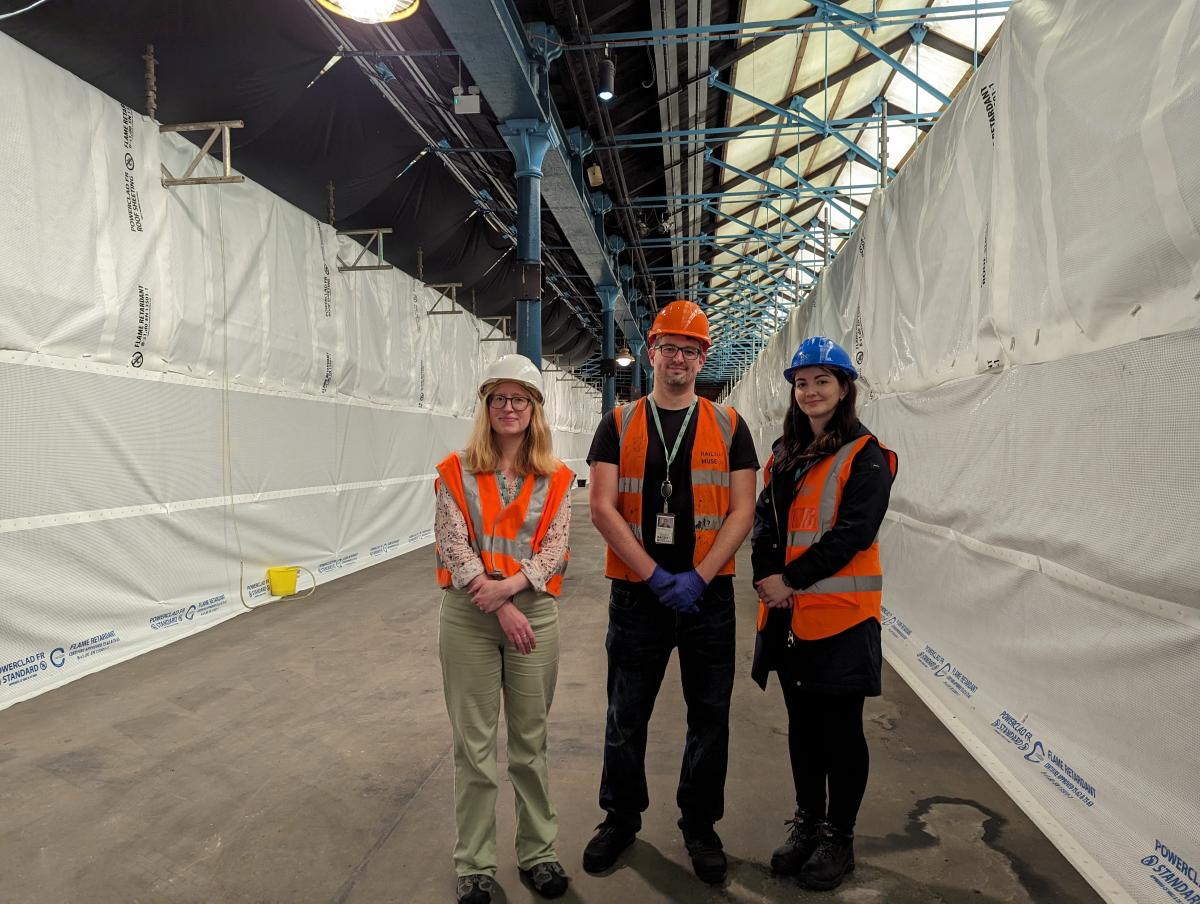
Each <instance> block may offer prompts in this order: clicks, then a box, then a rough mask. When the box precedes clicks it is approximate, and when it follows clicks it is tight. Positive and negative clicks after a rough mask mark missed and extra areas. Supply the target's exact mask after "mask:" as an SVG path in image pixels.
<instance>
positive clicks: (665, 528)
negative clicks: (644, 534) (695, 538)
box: [654, 515, 675, 546]
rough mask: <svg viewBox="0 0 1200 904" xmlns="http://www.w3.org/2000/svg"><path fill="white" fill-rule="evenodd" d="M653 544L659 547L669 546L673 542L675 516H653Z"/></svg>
mask: <svg viewBox="0 0 1200 904" xmlns="http://www.w3.org/2000/svg"><path fill="white" fill-rule="evenodd" d="M654 519H655V520H654V542H655V543H657V544H658V545H659V546H669V545H671V544H672V543H674V542H675V516H674V515H655V516H654Z"/></svg>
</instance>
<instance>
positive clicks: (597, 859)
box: [583, 819, 637, 873]
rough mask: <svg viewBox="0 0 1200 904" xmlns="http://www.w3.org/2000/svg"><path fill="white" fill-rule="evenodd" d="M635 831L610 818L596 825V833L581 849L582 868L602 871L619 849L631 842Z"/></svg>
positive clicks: (610, 862) (609, 865)
mask: <svg viewBox="0 0 1200 904" xmlns="http://www.w3.org/2000/svg"><path fill="white" fill-rule="evenodd" d="M635 838H637V832H636V831H635V830H634V829H631V828H630V827H629V826H624V825H621V824H620V823H617V822H613V821H612V820H610V819H606V820H604V822H602V823H600V825H598V826H596V834H595V835H593V836H592V840H591V841H589V842H588V843H587V847H585V848H584V849H583V868H584V869H585V870H587V871H588V872H589V873H602V872H604V871H605V870H606V869H608V868H609V867H611V866H612V865H613V864H614V863H616V862H617V857H619V856H620V855H621V851H623V850H625V848H627V847H629V845H631V844H633V840H634V839H635Z"/></svg>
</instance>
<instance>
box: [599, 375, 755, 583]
mask: <svg viewBox="0 0 1200 904" xmlns="http://www.w3.org/2000/svg"><path fill="white" fill-rule="evenodd" d="M648 414H649V412H647V411H646V399H644V398H643V399H638V400H637V401H636V402H634V403H633V404H632V405H624V406H621V407H618V408H615V409H614V410H613V419H614V422H615V424H616V428H617V435H618V437H619V438H620V449H621V459H620V461H621V463H620V465H619V466H618V472H617V510H618V511H619V512H620V513H621V516H622V517H623V518H624V519H625V523H626V524H627V525H628V526H629V530H630V531H631V532H632V533H633V536H634V537H635V538H636V539H637V541H638V542H639V543H642V544H643V545H644V542H645V541H644V539H643V537H642V505H643V498H642V494H643V490H644V486H645V482H644V479H645V473H646V452H647V449H648V447H649V443H650V441H651V433H650V431H649V428H648V427H647V416H648ZM737 418H738V415H737V412H736V411H734V410H733V409H732V408H728V407H726V406H724V405H716V404H714V403H712V402H710V401H709V400H708V399H704V398H701V399H699V400H698V403H697V406H696V435H695V440H694V442H693V444H692V454H691V480H692V529H693V531H694V533H695V537H696V544H695V551H694V553H693V556H692V561H693V563H694V564H696V565H699V564H700V563H701V562H702V561H704V557H705V556H706V555H708V552H709V550H710V549H712V545H713V542H714V541H715V540H716V537H717V532H718V531H719V530H720V529H721V526H722V525H723V524H724V523H725V516H726V515H727V514H728V513H729V457H730V449H731V447H732V445H733V435H734V433H735V431H736V430H737ZM653 439H654V441H655V442H657V441H658V437H657V435H654V437H653ZM657 491H658V488H657V487H653V488H651V492H652V493H653V494H654V496H655V499H657ZM604 573H605V575H607V576H608V577H610V578H622V579H624V580H627V581H640V580H641V577H640V576H639V575H638V574H637V572H635V571H633V569H631V568H630V567H629V566H627V565H626V564H625V563H624V562H622V561H621V559H620V558H619V557H618V556H617V555H616V553H614V552H613V551H612V549H611V548H610V549H609V550H608V554H607V556H606V559H605V568H604ZM733 573H734V561H733V559H730V560H729V561H728V562H726V563H725V564H724V565H723V566H722V567H721V569H720V570H719V571H718V572H717V574H733Z"/></svg>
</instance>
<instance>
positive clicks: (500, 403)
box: [488, 395, 533, 411]
mask: <svg viewBox="0 0 1200 904" xmlns="http://www.w3.org/2000/svg"><path fill="white" fill-rule="evenodd" d="M532 401H533V399H531V398H529V396H523V395H512V396H508V395H494V396H488V407H489V408H495V409H496V410H497V411H503V410H504V406H505V405H507V404H509V403H511V404H512V410H513V411H524V410H525V409H526V408H528V407H529V403H530V402H532Z"/></svg>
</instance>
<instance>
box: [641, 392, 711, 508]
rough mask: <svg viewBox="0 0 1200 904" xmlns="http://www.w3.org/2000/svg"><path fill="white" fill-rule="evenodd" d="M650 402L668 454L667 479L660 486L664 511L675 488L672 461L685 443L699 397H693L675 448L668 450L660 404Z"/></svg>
mask: <svg viewBox="0 0 1200 904" xmlns="http://www.w3.org/2000/svg"><path fill="white" fill-rule="evenodd" d="M648 401H649V402H650V413H651V414H652V415H653V416H654V426H655V428H657V430H658V438H659V440H660V441H661V442H662V444H663V454H664V455H666V456H667V473H666V479H665V480H663V482H662V486H661V487H659V493H661V494H662V499H663V511H664V512H666V510H667V500H668V499H670V498H671V491H672V490H673V489H674V488H673V487H672V486H671V462H673V461H675V456H676V455H678V454H679V447H680V445H681V444H682V443H683V435H684V434H685V433H687V428H688V424H690V423H691V421H692V412H694V411H695V410H696V403H697V402H698V401H699V399H692V404H691V405H689V406H688V413H687V415H686V416H685V417H684V419H683V425H682V426H681V427H680V428H679V433H677V434H676V435H675V448H673V449H671V450H670V451H668V450H667V438H666V437H665V436H663V429H662V421H660V420H659V419H658V406H657V405H655V404H654V399H648Z"/></svg>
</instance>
